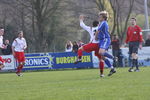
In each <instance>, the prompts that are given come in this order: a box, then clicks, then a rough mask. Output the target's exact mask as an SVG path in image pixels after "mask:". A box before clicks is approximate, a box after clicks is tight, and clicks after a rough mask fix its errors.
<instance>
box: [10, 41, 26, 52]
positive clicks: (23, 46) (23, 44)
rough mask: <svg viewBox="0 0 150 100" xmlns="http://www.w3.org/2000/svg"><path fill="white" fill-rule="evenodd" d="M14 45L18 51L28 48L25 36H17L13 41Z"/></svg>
mask: <svg viewBox="0 0 150 100" xmlns="http://www.w3.org/2000/svg"><path fill="white" fill-rule="evenodd" d="M12 47H14V51H16V52H24V50H25V49H26V48H27V43H26V40H25V38H21V39H20V38H16V39H15V40H14V41H13V43H12Z"/></svg>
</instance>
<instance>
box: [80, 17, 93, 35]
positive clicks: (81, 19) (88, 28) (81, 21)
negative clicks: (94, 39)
mask: <svg viewBox="0 0 150 100" xmlns="http://www.w3.org/2000/svg"><path fill="white" fill-rule="evenodd" d="M84 17H85V16H84V15H80V17H79V20H80V26H81V27H82V28H83V29H84V30H86V31H88V32H89V33H90V32H91V27H90V26H87V25H85V23H84V22H83V21H84Z"/></svg>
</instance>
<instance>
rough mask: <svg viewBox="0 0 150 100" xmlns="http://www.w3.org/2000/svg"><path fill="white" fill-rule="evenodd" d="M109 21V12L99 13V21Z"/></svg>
mask: <svg viewBox="0 0 150 100" xmlns="http://www.w3.org/2000/svg"><path fill="white" fill-rule="evenodd" d="M107 19H108V12H107V11H101V12H100V13H99V21H100V22H101V21H104V20H107Z"/></svg>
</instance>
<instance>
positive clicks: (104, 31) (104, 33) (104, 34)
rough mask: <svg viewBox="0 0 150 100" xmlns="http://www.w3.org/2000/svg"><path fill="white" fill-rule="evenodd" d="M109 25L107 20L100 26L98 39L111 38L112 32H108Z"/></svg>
mask: <svg viewBox="0 0 150 100" xmlns="http://www.w3.org/2000/svg"><path fill="white" fill-rule="evenodd" d="M108 30H109V26H108V23H107V21H102V22H101V24H100V25H99V27H98V31H99V33H98V39H100V40H103V39H105V38H110V34H109V32H108Z"/></svg>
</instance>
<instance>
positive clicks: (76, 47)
mask: <svg viewBox="0 0 150 100" xmlns="http://www.w3.org/2000/svg"><path fill="white" fill-rule="evenodd" d="M78 48H79V46H78V44H77V42H76V41H74V42H73V50H72V51H73V52H75V53H77V52H78Z"/></svg>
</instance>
